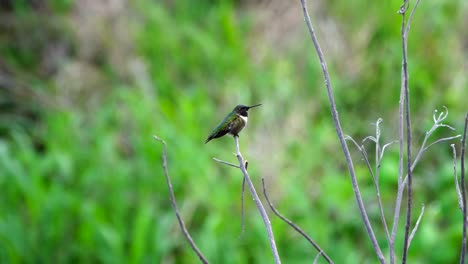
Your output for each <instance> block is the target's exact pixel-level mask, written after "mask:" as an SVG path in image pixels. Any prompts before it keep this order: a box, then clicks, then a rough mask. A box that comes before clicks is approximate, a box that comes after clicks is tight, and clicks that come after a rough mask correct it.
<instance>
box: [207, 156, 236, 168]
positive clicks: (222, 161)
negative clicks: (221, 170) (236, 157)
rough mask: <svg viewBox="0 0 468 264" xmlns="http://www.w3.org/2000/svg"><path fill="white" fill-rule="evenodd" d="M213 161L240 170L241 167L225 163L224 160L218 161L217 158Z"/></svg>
mask: <svg viewBox="0 0 468 264" xmlns="http://www.w3.org/2000/svg"><path fill="white" fill-rule="evenodd" d="M213 160H214V161H216V162H219V163H222V164H225V165H228V166H231V167H234V168H238V169H240V167H239V166H238V165H236V164H233V163H230V162H227V161H224V160H220V159H217V158H213Z"/></svg>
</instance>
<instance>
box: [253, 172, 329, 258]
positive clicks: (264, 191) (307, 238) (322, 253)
mask: <svg viewBox="0 0 468 264" xmlns="http://www.w3.org/2000/svg"><path fill="white" fill-rule="evenodd" d="M262 187H263V195H264V196H265V199H266V200H267V202H268V205H270V209H271V210H272V211H273V213H275V215H276V216H278V217H279V218H280V219H281V220H283V221H284V222H285V223H287V224H288V225H289V226H291V227H292V228H294V230H296V231H297V232H298V233H299V234H301V235H302V236H303V237H304V238H305V239H306V240H307V241H309V243H310V244H312V246H313V247H314V248H315V249H316V250H317V251H318V252H319V255H317V257H316V258H318V257H319V256H320V254H321V255H322V256H323V258H324V259H325V260H326V261H327V262H328V263H333V261H332V260H331V259H330V257H328V255H327V254H325V252H323V250H322V249H321V248H320V246H319V245H318V244H317V243H315V241H314V240H312V238H311V237H309V236H308V235H307V234H306V233H305V232H304V231H303V230H302V229H301V228H300V227H299V226H297V225H296V224H294V223H293V222H292V221H291V220H289V219H287V218H286V217H284V216H283V215H282V214H281V213H280V212H278V210H276V208H275V207H274V206H273V204H272V203H271V202H270V198H268V195H267V191H266V188H265V179H263V178H262ZM314 262H315V261H314Z"/></svg>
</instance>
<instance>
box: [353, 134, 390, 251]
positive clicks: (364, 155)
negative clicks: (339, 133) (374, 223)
mask: <svg viewBox="0 0 468 264" xmlns="http://www.w3.org/2000/svg"><path fill="white" fill-rule="evenodd" d="M345 138H346V139H348V140H351V142H353V143H354V145H355V146H356V148H357V149H358V150H359V152H361V154H362V158H363V160H364V162H365V164H366V166H367V169H368V170H369V173H370V175H371V176H372V181H373V182H374V187H375V192H376V195H377V204H378V206H379V213H380V220H381V221H382V225H383V227H384V230H385V235H386V238H387V242H388V243H390V233H389V232H388V225H387V221H386V220H385V214H384V211H383V206H382V199H381V197H380V188H379V178H378V176H377V175H374V172H373V170H372V166H371V164H370V162H369V158H368V156H367V152H366V149H365V148H364V146H359V144H358V143H357V142H356V141H355V140H354V139H353V138H352V137H351V136H349V135H346V137H345ZM366 138H369V137H366ZM364 140H365V139H364ZM364 140H363V141H364ZM373 142H375V144H376V145H377V144H378V140H376V141H373ZM376 156H379V154H378V153H376ZM377 162H379V161H377ZM379 167H380V166H379V165H378V164H377V165H376V172H377V171H379Z"/></svg>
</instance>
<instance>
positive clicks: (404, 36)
mask: <svg viewBox="0 0 468 264" xmlns="http://www.w3.org/2000/svg"><path fill="white" fill-rule="evenodd" d="M418 4H419V0H417V1H416V5H415V6H414V8H413V10H412V11H411V14H410V16H409V18H408V23H407V25H406V26H405V22H404V21H405V14H406V10H407V8H408V6H409V2H408V0H405V1H404V3H403V5H402V8H401V10H403V9H405V11H403V12H401V15H402V21H403V22H402V29H404V31H402V37H401V41H402V50H403V73H402V77H403V85H404V89H403V90H404V93H405V120H406V159H407V162H406V170H407V173H408V192H407V193H408V194H407V202H406V224H405V238H404V243H403V256H402V264H405V263H406V258H407V256H408V247H409V236H410V229H411V211H412V206H413V205H412V199H413V178H412V170H411V165H412V162H411V158H412V157H411V113H410V98H409V82H408V78H409V77H408V55H407V53H408V34H409V30H410V27H411V21H412V20H413V16H414V12H415V11H416V8H417V7H418Z"/></svg>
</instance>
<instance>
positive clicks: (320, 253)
mask: <svg viewBox="0 0 468 264" xmlns="http://www.w3.org/2000/svg"><path fill="white" fill-rule="evenodd" d="M321 255H322V251H320V252H319V253H318V254H317V256H315V258H314V262H312V264H317V262H318V260H319V259H320V256H321Z"/></svg>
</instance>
